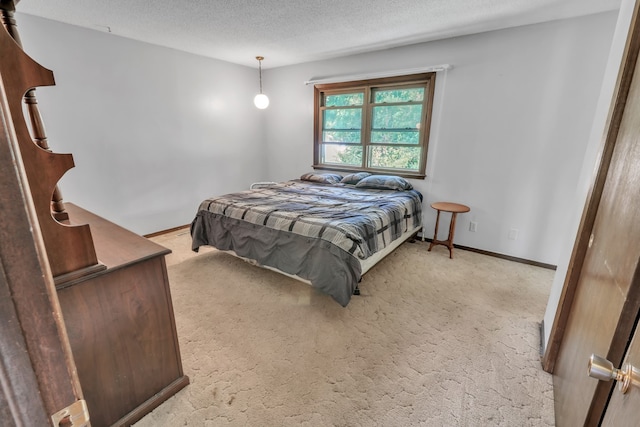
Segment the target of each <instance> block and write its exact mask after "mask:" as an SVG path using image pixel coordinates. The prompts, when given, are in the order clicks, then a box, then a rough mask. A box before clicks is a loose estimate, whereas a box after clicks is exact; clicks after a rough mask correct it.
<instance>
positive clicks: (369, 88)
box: [312, 72, 436, 179]
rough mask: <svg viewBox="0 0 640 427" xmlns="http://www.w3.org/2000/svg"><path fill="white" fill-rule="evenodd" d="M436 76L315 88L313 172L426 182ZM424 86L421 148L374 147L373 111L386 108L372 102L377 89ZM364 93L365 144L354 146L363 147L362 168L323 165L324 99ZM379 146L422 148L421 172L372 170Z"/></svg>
mask: <svg viewBox="0 0 640 427" xmlns="http://www.w3.org/2000/svg"><path fill="white" fill-rule="evenodd" d="M435 81H436V73H435V72H430V73H420V74H410V75H404V76H396V77H384V78H376V79H367V80H357V81H348V82H339V83H324V84H316V85H314V95H313V97H314V119H313V126H314V131H313V165H312V167H313V169H321V170H333V171H340V172H369V173H374V174H393V175H397V176H402V177H405V178H418V179H424V178H425V177H426V165H427V150H428V147H429V136H430V133H431V119H432V114H433V95H434V92H435ZM411 86H413V87H415V86H424V87H425V93H424V96H425V99H424V101H423V104H422V117H421V121H420V123H421V127H420V137H419V144H417V145H416V144H397V143H396V144H391V143H389V144H384V143H383V144H380V143H371V131H372V129H371V123H372V119H373V108H374V107H375V106H379V105H383V104H375V103H373V99H372V92H373V91H374V90H375V89H385V90H389V89H395V88H398V89H402V88H407V87H411ZM361 91H363V92H364V103H363V105H362V107H361V108H362V127H361V138H360V139H361V141H360V143H359V144H354V145H357V146H360V147H362V164H361V165H360V166H352V165H338V164H333V163H332V164H329V163H321V159H322V155H321V150H322V147H323V144H324V142H325V141H323V138H322V135H323V133H322V132H323V111H324V110H325V108H323V106H322V101H323V96H324V94H325V93H328V94H329V95H334V94H339V93H354V92H361ZM423 127H424V131H423ZM375 146H400V147H403V146H419V147H421V148H422V151H421V155H420V163H419V167H418V170H417V171H410V170H406V169H396V168H376V167H369V166H368V164H369V156H370V150H371V147H375Z"/></svg>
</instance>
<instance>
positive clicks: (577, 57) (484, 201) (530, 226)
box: [264, 12, 616, 265]
mask: <svg viewBox="0 0 640 427" xmlns="http://www.w3.org/2000/svg"><path fill="white" fill-rule="evenodd" d="M615 23H616V13H615V12H609V13H604V14H598V15H591V16H587V17H582V18H576V19H569V20H562V21H555V22H550V23H544V24H539V25H531V26H526V27H519V28H513V29H507V30H501V31H494V32H488V33H483V34H478V35H472V36H465V37H458V38H453V39H447V40H442V41H435V42H430V43H422V44H417V45H412V46H407V47H402V48H395V49H389V50H384V51H379V52H374V53H368V54H362V55H354V56H349V57H344V58H338V59H332V60H326V61H319V62H313V63H305V64H301V65H295V66H289V67H283V68H277V69H273V70H267V71H266V72H265V74H264V77H265V78H264V88H265V92H266V93H268V94H269V96H270V99H271V105H270V107H269V110H268V111H267V112H266V113H267V114H266V117H265V118H266V123H265V130H266V141H267V145H268V148H269V158H268V165H269V170H268V173H269V179H272V180H276V181H279V180H286V179H291V178H294V177H298V176H300V175H301V174H302V173H304V172H307V171H310V170H311V168H310V166H311V164H312V163H313V149H312V146H313V87H312V86H311V85H309V86H305V85H303V81H306V80H309V79H312V78H329V77H339V76H342V75H354V74H366V73H375V72H384V71H392V70H397V69H410V68H417V67H423V66H429V65H437V64H445V63H446V64H452V65H453V66H454V68H453V69H452V70H449V71H447V72H440V73H438V75H437V81H436V100H435V104H434V121H433V128H432V135H431V140H430V147H429V153H428V164H427V175H428V177H427V179H425V180H412V183H413V184H414V186H415V187H416V188H417V189H418V190H420V191H422V193H423V194H424V196H425V204H424V207H425V222H426V230H427V231H426V233H427V237H432V236H431V233H432V230H433V227H434V224H435V212H434V211H433V210H432V209H431V208H430V207H429V204H430V203H432V202H434V201H454V202H460V203H464V204H466V205H468V206H470V207H471V212H470V213H468V214H465V215H461V216H459V217H458V227H457V230H456V239H455V240H456V243H457V244H460V245H464V246H470V247H474V248H478V249H483V250H488V251H491V252H497V253H502V254H507V255H511V256H515V257H520V258H525V259H529V260H534V261H539V262H543V263H549V264H554V265H555V264H557V263H558V258H559V255H560V252H561V250H562V249H563V248H562V245H561V244H559V243H560V241H559V236H562V235H563V234H564V227H565V226H566V224H567V223H568V221H569V218H568V216H569V214H572V213H573V212H574V211H575V206H574V203H575V198H574V195H575V189H576V186H577V183H578V178H579V175H580V170H581V167H582V163H583V157H584V152H585V150H586V147H587V141H588V139H589V134H590V130H591V121H592V119H593V115H594V111H595V108H596V103H597V100H598V95H599V90H600V84H601V82H602V77H603V73H604V69H605V64H606V61H607V56H608V52H609V47H610V45H611V40H612V35H613V30H614V28H615ZM471 220H473V221H476V222H477V223H478V229H477V232H475V233H472V232H469V231H468V229H469V221H471ZM442 228H443V232H444V231H446V227H442ZM512 228H515V229H517V230H519V236H518V239H517V240H510V239H509V238H508V234H509V230H510V229H512ZM441 237H443V236H441Z"/></svg>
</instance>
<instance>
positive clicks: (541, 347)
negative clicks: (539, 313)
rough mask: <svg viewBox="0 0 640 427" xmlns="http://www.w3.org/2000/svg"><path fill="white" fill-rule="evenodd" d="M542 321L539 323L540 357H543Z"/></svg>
mask: <svg viewBox="0 0 640 427" xmlns="http://www.w3.org/2000/svg"><path fill="white" fill-rule="evenodd" d="M544 350H545V348H544V319H542V322H540V357H543V356H544Z"/></svg>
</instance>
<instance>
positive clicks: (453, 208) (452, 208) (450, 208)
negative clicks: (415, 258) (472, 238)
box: [429, 202, 471, 258]
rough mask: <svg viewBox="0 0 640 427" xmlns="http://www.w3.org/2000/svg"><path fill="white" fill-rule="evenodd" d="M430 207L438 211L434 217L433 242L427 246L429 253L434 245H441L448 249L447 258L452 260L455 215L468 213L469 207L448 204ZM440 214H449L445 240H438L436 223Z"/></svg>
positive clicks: (435, 204) (437, 204) (438, 203)
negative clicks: (449, 220)
mask: <svg viewBox="0 0 640 427" xmlns="http://www.w3.org/2000/svg"><path fill="white" fill-rule="evenodd" d="M431 207H432V208H433V209H435V210H437V211H438V216H437V217H436V230H435V232H434V233H433V240H431V244H430V245H429V251H431V248H433V247H434V246H436V245H443V246H446V247H447V248H449V258H453V233H454V232H455V228H456V215H457V214H459V213H465V212H469V211H470V210H471V208H469V206H465V205H461V204H458V203H450V202H436V203H432V204H431ZM440 212H451V223H450V224H449V237H448V238H447V240H438V223H439V222H440Z"/></svg>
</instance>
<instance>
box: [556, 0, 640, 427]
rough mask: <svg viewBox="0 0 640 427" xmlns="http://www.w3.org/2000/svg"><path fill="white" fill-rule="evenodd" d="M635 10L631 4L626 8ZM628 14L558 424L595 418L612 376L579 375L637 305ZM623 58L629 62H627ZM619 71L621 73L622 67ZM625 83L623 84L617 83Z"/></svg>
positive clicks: (564, 347)
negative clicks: (606, 154)
mask: <svg viewBox="0 0 640 427" xmlns="http://www.w3.org/2000/svg"><path fill="white" fill-rule="evenodd" d="M634 14H635V16H636V17H637V14H638V8H637V7H636V11H635V12H634ZM636 22H637V20H636V18H634V21H633V24H632V30H631V32H630V37H629V39H628V43H627V51H626V53H625V56H626V59H625V61H624V62H623V64H624V63H625V62H626V63H630V64H631V66H630V67H626V68H623V69H622V70H621V77H620V78H619V85H620V84H621V83H622V85H623V86H624V85H626V86H627V87H622V88H621V89H620V88H619V90H620V91H621V92H624V93H625V96H624V97H622V99H618V104H617V105H614V109H613V111H612V114H610V123H609V130H610V132H609V133H608V135H607V136H608V138H609V139H610V140H608V141H606V143H607V144H608V145H609V146H610V147H612V148H611V151H610V153H611V154H610V162H609V163H608V165H607V166H608V168H607V169H606V170H605V172H604V173H603V175H604V177H606V178H605V179H604V181H603V186H602V192H601V195H600V198H599V203H597V204H596V208H595V209H594V211H595V216H594V219H593V226H592V228H591V229H590V231H591V232H590V233H588V235H587V236H588V244H587V245H586V247H587V248H586V253H585V256H584V261H583V263H582V266H581V269H580V276H579V280H578V282H577V286H576V289H575V294H574V297H573V303H572V305H571V310H570V312H569V315H568V318H567V322H566V328H565V331H564V335H563V339H562V342H561V345H560V348H559V352H558V356H557V358H556V360H555V368H554V371H553V373H554V394H555V410H556V423H557V425H558V426H560V427H562V426H582V425H597V424H598V423H599V422H600V420H601V417H602V416H603V414H604V411H605V408H606V405H607V401H608V399H609V395H610V393H611V391H612V383H609V382H598V381H594V380H593V379H591V378H589V377H588V376H587V374H586V372H587V369H586V367H587V363H588V359H589V356H590V355H591V354H592V353H596V354H599V355H601V356H603V357H606V358H607V359H609V360H611V361H612V362H613V363H614V365H616V366H619V365H620V364H621V362H622V359H623V357H624V352H625V350H626V344H627V342H628V340H629V337H630V336H631V333H632V331H633V328H634V323H635V320H636V317H637V314H638V311H639V310H640V273H638V269H639V265H638V261H639V260H640V75H639V74H640V67H637V66H636V62H637V57H638V47H639V43H638V41H639V40H640V36H639V34H638V26H637V25H636ZM629 58H631V59H632V61H630V62H629V61H628V59H629ZM625 73H626V74H625ZM625 82H626V83H625Z"/></svg>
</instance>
